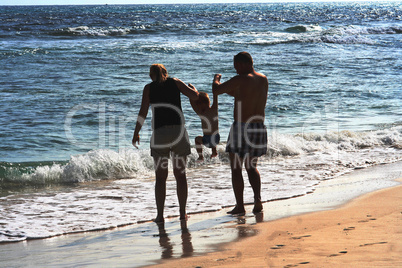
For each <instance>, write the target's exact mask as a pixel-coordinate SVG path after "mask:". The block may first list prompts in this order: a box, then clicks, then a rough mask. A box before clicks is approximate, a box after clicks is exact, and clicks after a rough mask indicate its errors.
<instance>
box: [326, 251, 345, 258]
mask: <svg viewBox="0 0 402 268" xmlns="http://www.w3.org/2000/svg"><path fill="white" fill-rule="evenodd" d="M339 253H340V254H339ZM339 253H336V254H331V255H329V256H328V257H336V256H341V255H342V254H346V253H348V252H347V251H346V250H344V251H339Z"/></svg>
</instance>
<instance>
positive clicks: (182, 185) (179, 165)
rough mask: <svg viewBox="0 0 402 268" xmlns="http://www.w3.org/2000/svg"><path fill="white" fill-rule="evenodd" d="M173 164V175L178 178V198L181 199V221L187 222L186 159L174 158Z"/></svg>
mask: <svg viewBox="0 0 402 268" xmlns="http://www.w3.org/2000/svg"><path fill="white" fill-rule="evenodd" d="M172 163H173V174H174V177H175V178H176V183H177V186H176V189H177V197H178V199H179V207H180V219H181V220H185V219H186V218H187V214H186V204H187V195H188V188H187V177H186V163H187V159H186V157H185V156H184V157H179V156H174V157H173V158H172Z"/></svg>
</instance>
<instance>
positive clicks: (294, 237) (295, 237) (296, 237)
mask: <svg viewBox="0 0 402 268" xmlns="http://www.w3.org/2000/svg"><path fill="white" fill-rule="evenodd" d="M304 237H311V235H302V236H293V237H292V239H302V238H304Z"/></svg>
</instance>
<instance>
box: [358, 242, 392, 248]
mask: <svg viewBox="0 0 402 268" xmlns="http://www.w3.org/2000/svg"><path fill="white" fill-rule="evenodd" d="M387 243H388V242H375V243H367V244H363V245H360V246H359V247H366V246H372V245H381V244H387Z"/></svg>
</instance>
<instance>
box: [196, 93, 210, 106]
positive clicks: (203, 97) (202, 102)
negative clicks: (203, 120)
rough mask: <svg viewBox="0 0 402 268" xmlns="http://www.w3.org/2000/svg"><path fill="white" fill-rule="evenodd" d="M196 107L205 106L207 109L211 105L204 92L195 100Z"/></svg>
mask: <svg viewBox="0 0 402 268" xmlns="http://www.w3.org/2000/svg"><path fill="white" fill-rule="evenodd" d="M197 105H198V106H206V107H209V106H210V105H211V100H210V99H209V96H208V94H207V93H206V92H203V91H200V92H199V95H198V100H197Z"/></svg>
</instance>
